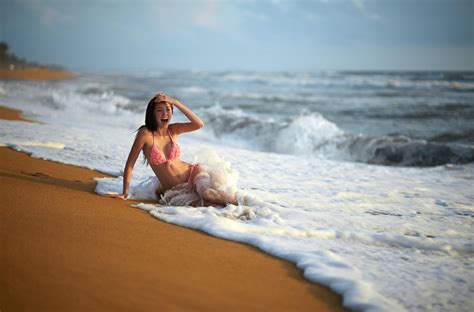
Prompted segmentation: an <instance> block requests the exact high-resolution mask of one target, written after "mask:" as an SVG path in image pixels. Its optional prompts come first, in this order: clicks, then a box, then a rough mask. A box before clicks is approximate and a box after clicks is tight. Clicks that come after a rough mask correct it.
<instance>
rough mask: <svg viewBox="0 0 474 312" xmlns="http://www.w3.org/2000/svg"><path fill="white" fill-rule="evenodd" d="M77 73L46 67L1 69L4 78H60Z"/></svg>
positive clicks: (0, 76) (0, 73) (1, 75)
mask: <svg viewBox="0 0 474 312" xmlns="http://www.w3.org/2000/svg"><path fill="white" fill-rule="evenodd" d="M75 76H76V75H75V74H74V73H72V72H69V71H65V70H53V69H49V68H46V67H44V68H43V67H31V68H24V69H13V70H10V69H0V79H4V80H13V79H18V80H59V79H68V78H74V77H75Z"/></svg>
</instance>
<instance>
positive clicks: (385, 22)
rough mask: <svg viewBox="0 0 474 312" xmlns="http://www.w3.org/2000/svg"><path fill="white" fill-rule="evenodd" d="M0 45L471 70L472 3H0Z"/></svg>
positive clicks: (91, 58)
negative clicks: (3, 43)
mask: <svg viewBox="0 0 474 312" xmlns="http://www.w3.org/2000/svg"><path fill="white" fill-rule="evenodd" d="M0 41H6V42H7V43H8V45H9V47H10V51H11V52H13V53H15V54H16V55H17V56H20V57H23V58H26V59H28V60H31V61H35V62H39V63H45V64H56V65H60V66H63V67H66V68H69V69H73V70H84V71H100V70H116V69H117V70H141V69H179V70H263V71H278V70H295V71H310V70H474V0H154V1H152V0H135V1H132V0H130V1H126V0H0Z"/></svg>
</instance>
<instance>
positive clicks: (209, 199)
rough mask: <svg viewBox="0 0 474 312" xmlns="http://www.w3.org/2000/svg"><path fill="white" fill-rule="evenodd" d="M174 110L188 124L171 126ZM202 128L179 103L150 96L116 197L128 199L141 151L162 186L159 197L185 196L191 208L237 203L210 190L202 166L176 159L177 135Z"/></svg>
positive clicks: (221, 193) (178, 155)
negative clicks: (143, 122) (121, 185)
mask: <svg viewBox="0 0 474 312" xmlns="http://www.w3.org/2000/svg"><path fill="white" fill-rule="evenodd" d="M173 107H177V108H178V109H179V110H180V111H181V112H182V113H183V114H184V115H185V116H186V117H187V118H188V119H189V121H190V122H187V123H170V122H171V117H172V116H173ZM203 126H204V122H203V121H202V120H201V119H200V118H199V117H198V116H196V114H194V113H193V112H192V111H191V110H190V109H189V108H187V107H186V106H185V105H184V104H182V103H181V102H179V101H178V100H176V99H173V98H171V97H170V96H168V95H166V94H164V93H159V94H157V95H156V96H155V97H153V98H152V99H151V100H150V102H149V103H148V106H147V109H146V115H145V125H143V126H141V127H140V128H139V129H138V133H137V135H136V137H135V141H134V142H133V146H132V149H131V150H130V154H129V155H128V159H127V163H126V164H125V170H124V179H123V194H122V195H118V196H117V197H118V198H122V199H126V198H127V197H128V187H129V184H130V180H131V178H132V170H133V166H134V165H135V162H136V161H137V158H138V156H139V155H140V151H143V153H144V155H145V158H146V160H147V162H148V164H149V165H150V167H151V168H152V169H153V171H154V172H155V175H156V177H157V178H158V180H159V181H160V184H161V186H160V188H159V190H157V194H158V195H160V196H161V195H162V194H165V197H167V196H166V194H171V198H172V197H183V195H185V196H184V197H186V198H187V201H185V202H186V204H188V205H192V206H196V205H204V204H210V205H226V204H237V200H236V197H235V196H234V195H230V194H227V193H224V192H222V191H219V190H216V189H213V188H212V186H211V178H210V176H209V174H208V173H207V172H206V171H205V170H204V168H203V167H202V166H200V165H199V164H190V163H187V162H184V161H182V160H181V159H179V157H180V148H179V145H178V143H176V139H177V138H178V136H179V135H180V134H182V133H185V132H191V131H195V130H198V129H200V128H202V127H203ZM167 191H168V192H167ZM165 192H166V193H165ZM191 193H192V194H191ZM173 194H174V195H173ZM175 195H176V196H175ZM186 195H187V196H186ZM189 195H194V199H193V200H192V203H190V201H189V198H191V199H192V198H193V197H192V196H191V197H190V196H189ZM197 195H198V196H197ZM168 197H170V196H168ZM163 199H164V198H163ZM174 202H175V204H176V203H178V204H179V203H181V204H182V203H183V201H182V200H181V201H179V200H178V201H174ZM165 203H167V204H173V201H172V200H169V199H168V200H167V201H166V202H165Z"/></svg>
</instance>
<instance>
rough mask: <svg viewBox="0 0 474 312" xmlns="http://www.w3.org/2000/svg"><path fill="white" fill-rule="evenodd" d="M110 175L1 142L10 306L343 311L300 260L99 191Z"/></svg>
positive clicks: (1, 256) (3, 248)
mask: <svg viewBox="0 0 474 312" xmlns="http://www.w3.org/2000/svg"><path fill="white" fill-rule="evenodd" d="M8 111H9V110H8V109H5V108H3V107H0V118H3V117H5V116H6V115H5V113H6V112H8ZM10 111H11V110H10ZM10 113H11V112H10ZM18 117H20V116H19V115H18ZM103 176H104V174H102V173H99V172H96V171H92V170H87V169H83V168H78V167H74V166H68V165H63V164H59V163H55V162H50V161H45V160H40V159H36V158H31V157H29V156H27V155H26V154H23V153H19V152H16V151H13V150H10V149H8V148H5V147H1V148H0V181H1V182H0V185H1V187H0V203H1V208H0V310H1V311H2V312H8V311H31V310H34V311H109V310H113V311H162V310H163V311H168V310H216V311H227V310H233V311H241V310H244V311H249V310H259V311H343V310H344V309H343V308H342V304H341V298H340V297H339V296H337V295H335V294H334V293H332V292H331V291H329V290H328V289H327V288H325V287H322V286H319V285H315V284H312V283H309V282H308V281H306V280H304V279H303V276H302V273H301V271H300V270H298V269H297V268H296V267H295V265H294V264H292V263H289V262H286V261H282V260H280V259H276V258H274V257H272V256H269V255H267V254H265V253H263V252H261V251H259V250H257V249H256V248H254V247H251V246H247V245H244V244H240V243H236V242H231V241H225V240H222V239H218V238H215V237H211V236H209V235H207V234H204V233H201V232H198V231H194V230H190V229H185V228H182V227H178V226H174V225H171V224H167V223H165V222H162V221H160V220H157V219H155V218H153V217H152V216H151V215H149V214H148V213H147V212H145V211H142V210H139V209H134V208H131V207H130V206H129V205H131V204H133V202H131V201H122V200H117V199H111V198H105V197H101V196H98V195H96V194H95V193H94V189H95V182H94V181H93V178H94V177H103Z"/></svg>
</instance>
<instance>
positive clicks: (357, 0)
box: [352, 0, 382, 21]
mask: <svg viewBox="0 0 474 312" xmlns="http://www.w3.org/2000/svg"><path fill="white" fill-rule="evenodd" d="M352 3H353V4H354V6H355V7H356V8H357V10H359V12H360V13H361V14H362V15H363V16H365V17H367V18H368V19H371V20H374V21H377V20H380V19H381V18H382V17H381V16H380V15H379V14H377V13H371V12H369V11H368V10H367V9H366V8H365V5H364V1H363V0H352Z"/></svg>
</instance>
